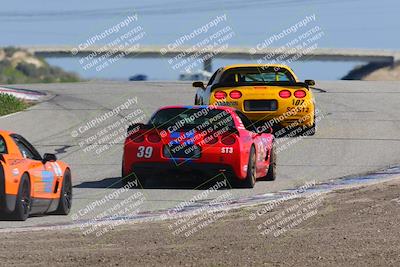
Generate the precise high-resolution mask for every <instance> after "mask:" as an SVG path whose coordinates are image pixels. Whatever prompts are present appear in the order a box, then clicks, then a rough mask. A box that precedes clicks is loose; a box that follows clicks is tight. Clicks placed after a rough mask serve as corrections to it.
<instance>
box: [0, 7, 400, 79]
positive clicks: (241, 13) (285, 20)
mask: <svg viewBox="0 0 400 267" xmlns="http://www.w3.org/2000/svg"><path fill="white" fill-rule="evenodd" d="M1 1H2V2H3V3H2V8H1V10H0V25H1V26H0V36H1V37H0V46H8V45H73V46H77V45H78V44H79V43H82V42H84V41H85V40H87V39H88V38H90V37H92V36H94V35H96V34H98V33H101V32H103V31H104V30H105V29H108V28H110V27H112V26H113V25H115V24H118V23H119V22H120V21H122V20H124V19H125V18H126V17H127V15H130V14H137V15H138V20H137V21H135V22H134V23H132V24H131V25H129V29H132V28H133V27H137V26H140V27H142V29H143V31H144V32H145V37H144V38H142V39H141V40H139V41H138V43H139V44H140V45H166V44H169V43H173V42H174V41H175V40H176V39H178V38H180V37H181V36H182V35H184V34H188V33H191V32H193V30H194V29H197V28H199V27H201V26H202V25H205V24H207V23H208V22H209V21H211V20H212V19H214V18H215V17H216V16H221V15H223V14H226V17H227V19H226V21H225V22H224V24H223V25H222V24H221V27H222V26H224V27H225V26H229V27H230V28H231V30H232V31H233V32H234V37H232V38H231V39H229V40H228V41H227V43H228V44H229V46H230V47H255V46H257V44H259V43H261V42H262V41H263V40H266V39H268V38H269V37H270V36H272V35H274V34H277V33H279V32H281V31H283V30H284V29H287V28H289V27H290V26H292V25H295V24H296V23H297V22H299V21H301V20H302V19H304V18H305V17H306V16H312V15H314V14H315V21H313V22H312V23H310V25H308V26H307V27H304V30H307V29H311V27H314V26H318V27H319V28H320V29H321V31H323V33H324V35H323V37H321V38H320V39H318V40H317V42H316V43H317V45H318V47H327V48H373V49H390V50H400V35H399V34H398V31H399V29H400V20H399V19H398V17H397V16H398V10H400V1H395V0H381V1H372V0H336V1H328V0H270V1H269V0H246V1H242V0H221V1H218V0H217V1H213V0H203V1H183V0H171V1H163V0H148V1H132V0H131V1H127V0H113V1H100V0H96V1H93V0H85V1H81V0H69V1H54V0H35V1H29V0H27V1H18V0H15V1H12V2H11V1H5V0H1ZM219 29H221V28H219V27H216V29H215V30H219ZM210 33H211V32H210ZM298 34H299V33H292V34H291V35H290V36H288V37H286V38H282V39H281V40H278V41H276V42H274V44H273V45H271V46H280V45H284V44H285V43H287V42H288V41H290V40H292V39H293V38H295V37H296V36H298ZM116 35H118V34H116ZM116 35H115V36H116ZM115 36H114V37H115ZM207 36H208V35H207V34H202V35H201V36H199V37H198V38H194V39H192V40H189V41H187V43H186V44H195V43H196V42H198V41H200V40H203V38H205V37H207ZM114 37H112V38H114ZM112 38H111V39H104V40H101V41H99V44H106V43H107V42H109V41H110V40H112ZM48 61H49V62H50V63H51V64H55V65H59V66H61V67H63V68H65V69H67V70H71V71H75V72H77V73H79V74H80V75H81V76H83V77H84V78H105V79H122V80H124V79H127V78H128V77H129V76H131V75H134V74H138V73H143V74H146V75H148V76H149V78H150V79H155V80H171V79H176V78H177V77H178V76H179V73H180V72H181V71H182V70H176V69H173V68H172V66H171V64H169V63H168V59H166V58H163V59H132V58H128V59H120V60H118V62H116V63H114V64H111V65H110V66H108V67H107V68H105V69H104V70H102V71H96V70H95V69H89V70H85V69H84V68H83V67H82V65H81V64H80V63H79V58H64V59H57V58H52V59H48ZM244 62H252V61H251V60H246V61H243V60H224V59H217V60H214V61H213V69H214V70H215V69H216V68H217V67H219V66H222V65H226V64H232V63H244ZM359 64H360V62H316V61H307V62H293V63H291V64H290V65H291V67H292V68H293V69H294V70H295V72H297V73H298V74H299V76H300V78H301V79H312V78H313V79H318V80H333V79H338V78H340V77H342V76H344V75H345V74H346V73H347V72H348V71H349V70H350V69H352V68H353V67H354V66H356V65H359Z"/></svg>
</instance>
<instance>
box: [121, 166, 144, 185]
mask: <svg viewBox="0 0 400 267" xmlns="http://www.w3.org/2000/svg"><path fill="white" fill-rule="evenodd" d="M121 169H122V170H121V183H122V186H126V185H128V184H129V183H130V182H133V181H135V180H136V179H137V180H138V185H137V187H136V188H144V186H145V182H146V179H144V178H139V177H137V175H135V174H134V173H130V174H126V173H125V172H124V166H123V165H122V168H121Z"/></svg>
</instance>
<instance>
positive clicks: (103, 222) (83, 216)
mask: <svg viewBox="0 0 400 267" xmlns="http://www.w3.org/2000/svg"><path fill="white" fill-rule="evenodd" d="M137 187H138V181H137V180H133V181H128V182H127V183H126V184H125V185H124V186H123V187H121V188H119V189H116V190H113V191H112V192H111V193H107V194H106V195H105V196H104V197H102V198H100V199H97V200H95V201H93V202H91V203H89V204H87V205H86V206H84V207H82V208H80V209H78V210H77V211H76V212H75V213H73V214H72V215H71V218H72V220H73V222H74V223H77V224H79V228H80V230H81V231H82V233H83V235H84V236H87V235H90V234H94V235H95V236H96V237H100V236H102V235H103V234H106V233H108V232H109V231H111V230H113V229H114V228H115V227H117V226H119V225H122V224H126V223H127V222H128V220H129V219H130V218H132V217H134V216H136V215H137V214H138V213H139V212H140V211H141V206H142V205H143V203H144V202H145V200H146V197H145V196H144V194H143V193H142V192H140V191H135V192H133V193H132V194H129V190H130V189H132V188H137ZM127 193H128V196H126V194H127Z"/></svg>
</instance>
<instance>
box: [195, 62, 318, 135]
mask: <svg viewBox="0 0 400 267" xmlns="http://www.w3.org/2000/svg"><path fill="white" fill-rule="evenodd" d="M313 85H315V81H313V80H305V81H304V82H300V81H299V80H298V78H297V77H296V75H295V74H294V72H293V71H292V70H291V69H290V68H289V67H288V66H285V65H275V64H274V65H260V64H246V65H232V66H226V67H222V68H220V69H218V70H217V71H216V72H215V73H214V74H213V75H212V77H211V78H210V80H209V82H208V84H207V85H204V83H203V82H194V83H193V87H195V88H198V89H197V92H196V97H195V105H221V106H230V107H234V108H237V109H239V110H241V111H242V112H243V113H244V114H246V115H247V117H248V118H249V119H250V120H251V121H252V122H253V123H254V124H255V126H256V127H257V130H258V131H259V132H268V131H270V130H271V128H273V129H274V130H275V131H278V135H280V134H282V135H285V134H287V133H293V132H297V133H299V134H303V135H314V134H315V129H316V128H315V101H314V97H313V94H312V92H311V90H310V88H309V86H313ZM279 133H280V134H279Z"/></svg>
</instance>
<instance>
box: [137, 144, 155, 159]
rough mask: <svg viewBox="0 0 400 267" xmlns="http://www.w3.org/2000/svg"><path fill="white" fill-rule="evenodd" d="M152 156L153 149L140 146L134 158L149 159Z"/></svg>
mask: <svg viewBox="0 0 400 267" xmlns="http://www.w3.org/2000/svg"><path fill="white" fill-rule="evenodd" d="M152 155H153V148H152V147H151V146H148V147H145V146H140V147H138V152H137V154H136V156H137V157H138V158H143V157H144V158H146V159H149V158H151V156H152Z"/></svg>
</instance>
